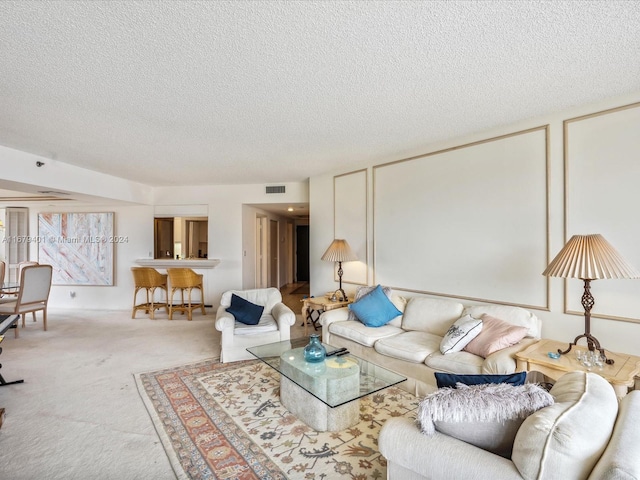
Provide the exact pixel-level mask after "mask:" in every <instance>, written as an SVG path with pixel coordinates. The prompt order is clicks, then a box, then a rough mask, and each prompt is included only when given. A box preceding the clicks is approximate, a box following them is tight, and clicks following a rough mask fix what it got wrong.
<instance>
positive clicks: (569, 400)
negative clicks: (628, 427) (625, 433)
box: [511, 371, 618, 479]
mask: <svg viewBox="0 0 640 480" xmlns="http://www.w3.org/2000/svg"><path fill="white" fill-rule="evenodd" d="M550 393H551V395H553V397H554V399H555V403H554V405H552V406H550V407H548V408H545V409H543V410H539V411H537V412H536V413H534V414H533V415H531V416H529V417H527V419H526V420H525V421H524V422H523V424H522V426H521V427H520V429H519V430H518V434H517V435H516V439H515V442H514V446H513V455H512V457H511V458H512V461H513V462H514V464H515V465H516V467H517V468H518V470H519V471H520V473H521V475H522V476H523V477H524V478H550V477H552V476H553V475H554V473H555V474H557V473H558V472H562V477H563V478H574V479H586V478H587V477H588V476H589V473H590V472H591V470H593V467H594V465H595V464H596V462H597V461H598V459H599V458H600V456H601V455H602V452H603V451H604V449H605V447H606V446H607V443H608V442H609V438H610V437H611V433H612V431H613V426H614V423H615V421H616V415H617V413H618V400H617V399H616V395H615V392H614V390H613V388H612V387H611V385H609V383H608V382H607V381H606V380H605V379H604V378H602V377H601V376H600V375H598V374H595V373H587V372H578V371H575V372H570V373H566V374H564V375H563V376H562V377H560V378H559V379H558V381H557V382H556V383H555V385H554V386H553V388H552V389H551V391H550Z"/></svg>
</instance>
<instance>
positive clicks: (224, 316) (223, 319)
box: [216, 305, 236, 332]
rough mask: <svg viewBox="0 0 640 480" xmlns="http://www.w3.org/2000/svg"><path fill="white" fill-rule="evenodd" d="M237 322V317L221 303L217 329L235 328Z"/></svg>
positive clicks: (217, 316)
mask: <svg viewBox="0 0 640 480" xmlns="http://www.w3.org/2000/svg"><path fill="white" fill-rule="evenodd" d="M235 323H236V319H235V318H234V316H233V315H231V314H230V313H229V312H227V309H226V308H225V307H223V306H222V305H220V306H219V307H218V311H217V312H216V330H218V331H220V332H222V331H224V330H228V329H231V330H233V327H234V325H235Z"/></svg>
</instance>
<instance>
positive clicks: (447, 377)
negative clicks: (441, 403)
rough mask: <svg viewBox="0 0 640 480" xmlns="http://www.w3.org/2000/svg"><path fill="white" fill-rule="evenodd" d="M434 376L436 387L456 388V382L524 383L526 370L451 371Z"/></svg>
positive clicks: (469, 383)
mask: <svg viewBox="0 0 640 480" xmlns="http://www.w3.org/2000/svg"><path fill="white" fill-rule="evenodd" d="M434 375H435V376H436V383H437V384H438V388H443V387H451V388H456V383H462V384H464V385H481V384H483V383H508V384H510V385H514V386H518V385H524V382H525V381H526V380H527V372H518V373H510V374H505V375H489V374H481V375H454V374H453V373H439V372H436V373H435V374H434Z"/></svg>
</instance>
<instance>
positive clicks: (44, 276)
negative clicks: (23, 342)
mask: <svg viewBox="0 0 640 480" xmlns="http://www.w3.org/2000/svg"><path fill="white" fill-rule="evenodd" d="M52 275H53V268H52V267H51V265H29V266H26V267H24V268H23V269H22V272H21V273H20V289H19V291H18V296H17V297H16V298H15V299H14V298H0V315H8V314H16V315H18V314H19V315H21V316H22V327H23V328H24V326H25V321H24V320H25V316H26V314H27V313H31V314H32V315H33V320H34V321H35V320H36V312H38V311H42V324H43V327H44V329H45V330H47V303H48V302H49V292H50V291H51V277H52ZM17 336H18V331H17V329H16V337H17Z"/></svg>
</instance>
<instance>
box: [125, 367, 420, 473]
mask: <svg viewBox="0 0 640 480" xmlns="http://www.w3.org/2000/svg"><path fill="white" fill-rule="evenodd" d="M136 378H137V381H138V383H139V390H140V395H141V396H142V397H143V399H144V400H145V404H146V405H147V408H148V409H149V413H150V415H151V416H152V418H153V419H154V422H155V424H156V429H157V430H158V433H159V435H160V437H161V438H162V441H163V443H164V444H165V447H166V450H167V452H168V455H169V456H170V458H171V459H172V463H173V464H174V465H175V466H176V467H175V470H176V472H178V473H179V478H181V479H185V480H186V479H199V480H204V479H232V478H234V479H235V478H243V479H273V480H275V479H289V480H313V479H316V480H321V479H332V478H350V479H359V480H366V479H371V480H379V479H382V478H385V476H386V466H387V462H386V460H385V458H384V457H383V456H382V455H381V454H380V452H379V451H378V433H379V431H380V427H381V426H382V424H383V423H384V422H385V421H386V420H387V419H388V418H391V417H398V416H408V417H411V418H415V413H416V409H417V407H418V403H419V400H418V399H417V398H416V397H414V396H413V395H411V394H409V393H407V392H405V391H404V390H401V389H400V388H397V387H391V388H386V389H384V390H381V391H380V392H377V393H374V394H372V395H367V396H365V397H364V398H362V399H361V400H360V409H359V419H360V421H359V422H358V423H357V424H356V425H353V426H352V427H349V428H346V429H344V430H342V431H339V432H317V431H315V430H313V429H312V428H310V427H308V426H307V425H305V424H304V423H303V422H302V421H300V420H298V419H297V418H296V417H295V416H294V415H293V414H291V413H290V412H289V411H287V409H286V408H284V407H283V405H282V404H281V402H280V398H279V390H280V375H279V374H278V373H277V372H276V371H275V370H274V369H272V368H270V367H269V366H267V365H265V364H264V363H262V362H260V361H258V360H253V361H251V360H250V361H246V362H235V363H227V364H221V363H219V362H218V361H217V360H211V361H206V362H198V363H193V364H189V365H183V366H179V367H175V368H170V369H162V370H158V371H155V372H147V373H143V374H141V375H137V376H136ZM181 473H184V476H183V475H181Z"/></svg>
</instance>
